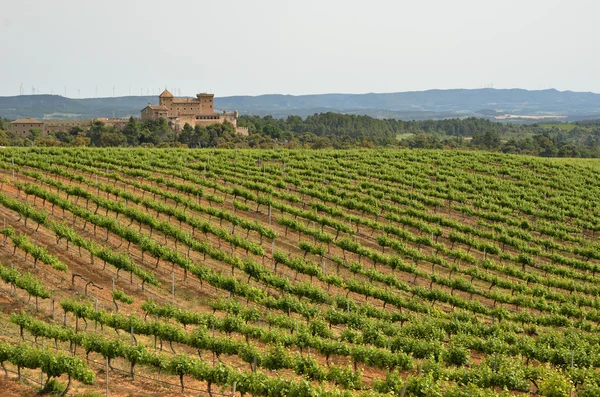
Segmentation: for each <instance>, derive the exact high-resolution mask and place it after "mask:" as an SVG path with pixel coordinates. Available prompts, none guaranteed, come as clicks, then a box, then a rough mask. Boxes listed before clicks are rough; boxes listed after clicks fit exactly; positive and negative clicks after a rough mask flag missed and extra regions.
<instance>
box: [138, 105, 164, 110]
mask: <svg viewBox="0 0 600 397" xmlns="http://www.w3.org/2000/svg"><path fill="white" fill-rule="evenodd" d="M147 108H150V109H152V110H169V109H168V108H167V107H166V106H165V105H148V106H146V107H145V108H144V109H147Z"/></svg>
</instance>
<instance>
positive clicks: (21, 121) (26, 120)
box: [10, 119, 44, 124]
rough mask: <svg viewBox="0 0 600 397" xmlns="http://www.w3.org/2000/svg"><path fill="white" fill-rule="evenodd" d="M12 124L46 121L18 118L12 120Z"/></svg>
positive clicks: (41, 122)
mask: <svg viewBox="0 0 600 397" xmlns="http://www.w3.org/2000/svg"><path fill="white" fill-rule="evenodd" d="M10 124H44V122H43V121H39V120H36V119H18V120H15V121H11V122H10Z"/></svg>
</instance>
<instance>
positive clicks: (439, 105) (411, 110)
mask: <svg viewBox="0 0 600 397" xmlns="http://www.w3.org/2000/svg"><path fill="white" fill-rule="evenodd" d="M157 102H158V100H157V97H156V96H151V97H150V96H129V97H116V98H86V99H72V98H64V97H62V96H58V95H23V96H14V97H0V117H6V118H10V119H17V118H22V117H34V118H92V117H113V116H114V117H128V116H131V115H133V116H136V117H138V116H139V113H140V110H141V109H142V108H144V107H145V106H146V105H147V104H148V103H157ZM215 107H216V108H217V109H220V110H238V111H240V113H242V114H252V115H261V116H264V115H273V116H274V117H283V116H287V115H292V114H293V115H300V116H307V115H312V114H314V113H322V112H336V113H354V114H366V115H370V116H373V117H378V118H398V119H405V120H413V119H415V120H423V119H440V118H448V117H465V116H479V117H494V116H498V115H503V114H506V113H508V114H514V115H536V116H557V115H562V116H566V117H568V119H569V120H580V119H586V118H598V117H599V115H600V94H594V93H585V92H571V91H562V92H561V91H557V90H540V91H528V90H521V89H502V90H501V89H473V90H467V89H456V90H429V91H415V92H399V93H385V94H375V93H371V94H320V95H299V96H293V95H260V96H231V97H217V98H215Z"/></svg>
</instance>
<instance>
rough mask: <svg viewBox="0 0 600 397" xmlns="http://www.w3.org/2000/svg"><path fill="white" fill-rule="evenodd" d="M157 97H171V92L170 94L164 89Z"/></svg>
mask: <svg viewBox="0 0 600 397" xmlns="http://www.w3.org/2000/svg"><path fill="white" fill-rule="evenodd" d="M158 97H159V98H173V94H171V93H170V92H169V91H168V90H164V91H163V92H162V94H160V95H159V96H158Z"/></svg>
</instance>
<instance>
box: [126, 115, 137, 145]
mask: <svg viewBox="0 0 600 397" xmlns="http://www.w3.org/2000/svg"><path fill="white" fill-rule="evenodd" d="M123 135H125V138H126V139H127V144H128V145H129V146H139V144H140V137H141V135H142V132H141V126H140V124H139V123H138V122H137V121H135V119H134V118H133V116H132V117H130V118H129V122H127V125H126V126H125V128H123Z"/></svg>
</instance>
